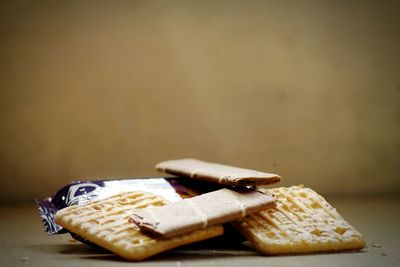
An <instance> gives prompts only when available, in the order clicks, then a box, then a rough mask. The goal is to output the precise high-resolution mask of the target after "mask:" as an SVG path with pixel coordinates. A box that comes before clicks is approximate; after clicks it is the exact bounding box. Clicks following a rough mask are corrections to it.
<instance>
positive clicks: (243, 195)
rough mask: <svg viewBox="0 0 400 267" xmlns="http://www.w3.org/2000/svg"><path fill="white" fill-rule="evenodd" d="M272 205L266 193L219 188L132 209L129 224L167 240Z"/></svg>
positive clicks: (272, 201) (273, 200) (268, 194)
mask: <svg viewBox="0 0 400 267" xmlns="http://www.w3.org/2000/svg"><path fill="white" fill-rule="evenodd" d="M275 205H276V204H275V197H274V196H273V195H272V194H270V193H268V192H267V193H261V192H259V191H257V190H242V191H240V192H236V191H233V190H230V189H227V188H223V189H220V190H216V191H213V192H209V193H206V194H203V195H200V196H196V197H193V198H187V199H183V200H180V201H177V202H171V203H168V204H167V205H165V206H162V207H153V208H148V209H137V210H133V211H132V216H131V221H132V222H134V223H136V224H137V225H138V226H139V227H140V228H141V229H143V230H145V231H148V232H151V233H152V234H154V235H156V236H159V237H162V238H171V237H174V236H177V235H181V234H184V233H190V232H192V231H195V230H200V229H205V228H206V227H207V226H209V225H215V224H221V223H226V222H231V221H234V220H236V219H239V218H243V217H244V216H246V215H248V214H252V213H254V212H259V211H262V210H265V209H269V208H272V207H275Z"/></svg>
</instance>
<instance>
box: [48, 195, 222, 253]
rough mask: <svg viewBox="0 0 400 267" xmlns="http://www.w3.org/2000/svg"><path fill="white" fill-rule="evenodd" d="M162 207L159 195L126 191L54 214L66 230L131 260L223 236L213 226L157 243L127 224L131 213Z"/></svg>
mask: <svg viewBox="0 0 400 267" xmlns="http://www.w3.org/2000/svg"><path fill="white" fill-rule="evenodd" d="M165 204H166V200H164V199H163V198H161V197H160V196H156V195H153V194H150V193H147V192H127V193H121V194H118V195H115V196H113V197H109V198H106V199H102V200H97V201H93V202H90V203H88V204H83V205H77V206H70V207H67V208H65V209H62V210H60V211H58V212H57V213H56V215H55V220H56V222H57V223H58V224H59V225H61V226H63V227H64V228H66V229H67V230H69V231H71V232H73V233H75V234H78V235H80V236H81V237H83V238H85V239H87V240H88V241H90V242H92V243H94V244H96V245H98V246H100V247H103V248H105V249H108V250H110V251H112V252H114V253H115V254H117V255H120V256H121V257H123V258H125V259H127V260H132V261H139V260H143V259H146V258H148V257H150V256H153V255H156V254H158V253H161V252H163V251H166V250H170V249H173V248H176V247H179V246H182V245H185V244H190V243H194V242H197V241H200V240H204V239H208V238H212V237H215V236H219V235H221V234H222V233H223V228H222V226H220V225H215V226H210V227H207V228H205V229H203V230H200V231H194V232H191V233H189V234H184V235H179V236H177V237H174V238H170V239H163V240H160V239H155V238H152V237H150V236H148V235H146V234H144V233H142V232H141V231H140V229H139V228H138V227H137V226H136V225H135V224H133V223H130V222H129V217H130V216H131V215H132V214H131V212H132V210H134V209H142V208H147V207H151V206H162V205H165Z"/></svg>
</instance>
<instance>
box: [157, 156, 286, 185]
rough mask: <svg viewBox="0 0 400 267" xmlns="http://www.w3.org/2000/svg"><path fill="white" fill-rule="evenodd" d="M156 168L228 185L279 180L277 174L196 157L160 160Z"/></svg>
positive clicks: (269, 182) (261, 183)
mask: <svg viewBox="0 0 400 267" xmlns="http://www.w3.org/2000/svg"><path fill="white" fill-rule="evenodd" d="M156 170H158V171H160V172H166V173H169V174H173V175H178V176H184V177H189V178H192V179H197V180H202V181H206V182H213V183H219V184H224V185H229V186H251V185H267V184H274V183H278V182H280V181H281V177H280V176H279V175H277V174H273V173H266V172H260V171H255V170H250V169H244V168H237V167H232V166H228V165H223V164H217V163H210V162H205V161H201V160H197V159H178V160H169V161H164V162H160V163H158V164H157V165H156Z"/></svg>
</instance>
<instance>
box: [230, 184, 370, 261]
mask: <svg viewBox="0 0 400 267" xmlns="http://www.w3.org/2000/svg"><path fill="white" fill-rule="evenodd" d="M259 190H264V191H268V192H270V193H272V194H274V195H275V196H276V198H277V206H276V207H275V208H272V209H270V210H267V211H262V212H259V213H255V214H253V215H250V216H247V217H245V218H243V219H241V220H238V221H235V222H234V223H233V224H234V226H235V228H237V229H238V230H239V231H240V232H241V233H242V234H243V235H244V236H245V237H246V238H247V239H248V240H249V241H250V242H251V243H252V244H254V245H255V247H256V249H257V250H258V251H260V252H261V253H264V254H290V253H311V252H323V251H338V250H356V249H362V248H364V246H365V242H364V240H363V238H362V236H361V234H360V233H359V232H357V230H355V229H354V227H352V226H351V225H350V224H349V223H348V222H347V221H345V220H344V219H343V218H342V216H340V214H339V213H338V212H337V211H336V209H335V208H333V207H332V206H331V205H330V204H329V203H328V202H327V201H326V200H325V199H324V198H323V197H322V196H320V195H318V194H317V193H316V192H315V191H313V190H312V189H309V188H305V187H303V186H292V187H288V188H287V187H281V188H274V189H270V190H267V189H259Z"/></svg>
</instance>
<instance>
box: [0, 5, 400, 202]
mask: <svg viewBox="0 0 400 267" xmlns="http://www.w3.org/2000/svg"><path fill="white" fill-rule="evenodd" d="M399 7H400V4H399V2H398V1H295V0H293V1H63V2H61V1H7V2H2V3H1V4H0V76H1V78H0V101H1V105H0V130H1V131H0V188H1V189H2V193H1V195H0V200H2V201H7V200H31V199H32V198H33V197H37V198H42V197H45V196H48V195H51V194H52V193H53V192H54V191H55V190H58V189H59V188H60V187H61V186H63V185H65V184H66V183H68V182H69V181H71V180H76V179H95V178H97V179H98V178H110V177H112V178H123V177H144V176H157V175H158V176H160V174H157V172H156V171H155V170H154V165H155V163H157V162H159V161H162V160H167V159H174V158H182V157H195V158H199V159H203V160H207V161H215V162H221V163H226V164H231V165H236V166H240V167H247V168H254V169H257V170H264V171H269V172H275V173H279V174H280V175H282V177H283V178H284V181H283V183H282V184H284V185H293V184H300V183H301V184H305V185H307V186H310V187H312V188H314V189H316V190H317V191H319V192H320V193H323V194H379V193H385V194H386V193H390V194H397V193H399V192H400V177H399V176H400V160H399V149H400V49H399V47H400V16H399V13H400V8H399Z"/></svg>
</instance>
